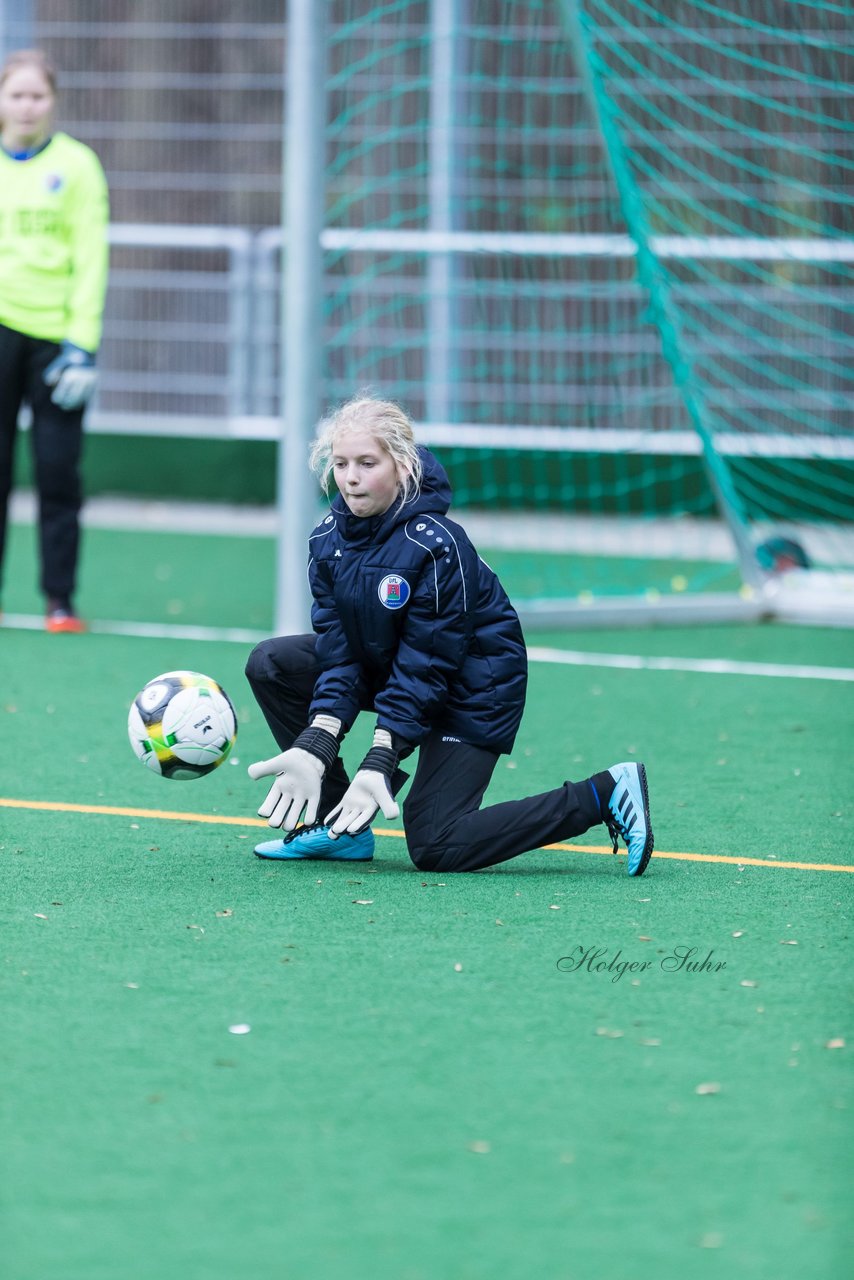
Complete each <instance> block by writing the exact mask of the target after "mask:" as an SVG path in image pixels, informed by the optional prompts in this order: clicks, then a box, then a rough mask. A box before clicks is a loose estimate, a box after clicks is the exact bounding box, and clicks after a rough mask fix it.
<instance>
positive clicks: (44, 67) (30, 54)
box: [0, 49, 56, 97]
mask: <svg viewBox="0 0 854 1280" xmlns="http://www.w3.org/2000/svg"><path fill="white" fill-rule="evenodd" d="M22 67H34V68H35V70H36V71H40V72H41V74H42V75H43V76H44V78H45V80H46V81H47V83H48V85H49V86H50V91H51V93H52V94H53V95H54V97H55V96H56V68H55V67H54V65H53V63H52V62H51V60H50V58H48V56H47V54H46V53H43V52H42V50H41V49H15V51H14V52H13V53H10V54H9V56H8V57H7V58H6V59H5V61H4V62H3V65H2V66H0V88H2V87H3V85H4V84H5V83H6V81H7V80H8V79H9V76H10V75H12V73H13V72H15V71H20V70H21V68H22Z"/></svg>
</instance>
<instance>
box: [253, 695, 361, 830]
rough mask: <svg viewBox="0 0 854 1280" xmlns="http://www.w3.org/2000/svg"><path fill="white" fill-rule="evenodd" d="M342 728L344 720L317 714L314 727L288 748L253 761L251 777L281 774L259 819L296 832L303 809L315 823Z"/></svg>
mask: <svg viewBox="0 0 854 1280" xmlns="http://www.w3.org/2000/svg"><path fill="white" fill-rule="evenodd" d="M340 729H341V721H340V720H337V719H336V718H335V717H334V716H315V718H314V720H313V721H312V722H311V727H310V728H308V729H304V730H303V731H302V733H301V734H300V735H299V737H298V738H297V739H296V740H295V741H294V744H293V746H292V747H289V748H288V750H287V751H283V752H282V753H281V754H280V755H278V756H273V757H272V758H271V759H270V760H259V761H257V762H256V763H255V764H250V766H249V777H250V778H268V777H269V776H270V774H276V775H277V776H276V778H275V781H274V782H273V785H272V786H271V787H270V790H269V791H268V792H267V798H266V800H265V801H264V803H263V804H262V805H261V807H260V809H259V810H258V816H259V818H266V819H267V825H268V826H271V827H284V828H285V830H286V831H293V829H294V827H295V826H296V825H297V823H298V822H299V820H300V817H301V816H302V815H303V811H305V817H304V822H305V823H306V825H308V824H310V823H312V822H314V820H315V819H316V817H317V806H318V805H319V804H320V784H321V783H322V781H323V777H324V774H325V773H326V770H327V769H328V768H329V766H330V765H331V764H333V763H334V761H335V757H336V756H337V755H338V733H339V731H340Z"/></svg>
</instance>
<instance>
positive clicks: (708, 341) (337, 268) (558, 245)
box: [323, 0, 854, 621]
mask: <svg viewBox="0 0 854 1280" xmlns="http://www.w3.org/2000/svg"><path fill="white" fill-rule="evenodd" d="M330 12H331V13H332V14H333V20H332V22H331V24H330V29H329V35H328V59H329V67H328V90H329V92H328V111H329V118H328V134H327V138H328V147H327V165H326V227H325V231H324V235H323V244H324V273H325V316H324V326H325V334H324V349H325V355H324V359H325V368H324V394H325V397H326V399H327V401H328V402H330V403H331V402H334V401H337V400H340V399H343V398H346V397H347V396H349V395H351V394H353V392H354V391H356V390H359V389H361V388H366V387H368V388H371V389H372V390H374V391H375V392H377V393H379V394H382V395H388V396H391V397H393V398H397V399H399V400H401V401H402V402H403V403H404V404H405V406H406V407H407V409H408V410H409V411H410V412H411V414H412V415H413V417H414V418H415V419H416V421H417V422H418V424H419V427H420V436H421V438H422V439H424V440H425V442H428V443H430V444H431V445H432V446H433V447H434V448H435V450H436V452H437V454H438V455H439V457H440V458H441V460H442V461H443V463H444V464H445V465H446V467H447V468H448V470H449V472H450V474H451V478H452V481H453V484H454V489H455V502H456V504H457V507H458V508H460V509H461V510H463V511H464V520H465V523H466V524H467V525H468V526H469V527H473V528H474V531H475V534H476V539H477V541H478V543H479V545H481V546H482V547H483V548H484V549H485V553H486V554H487V555H488V557H489V558H490V559H491V560H493V561H498V562H499V563H500V568H501V571H502V576H504V578H505V579H506V580H507V582H508V586H509V587H510V589H511V591H512V593H513V595H514V598H515V599H516V600H517V603H519V604H520V606H522V607H523V608H526V609H527V611H528V613H529V614H531V615H537V616H540V617H542V618H543V619H544V620H545V621H548V620H550V619H555V620H559V619H562V618H570V619H573V620H584V619H590V620H591V621H593V620H596V621H599V620H601V619H602V618H603V617H605V616H614V617H616V614H617V613H619V612H620V611H621V610H622V611H623V613H624V614H625V616H628V617H634V618H638V617H642V616H664V613H665V612H666V611H667V610H670V611H671V612H674V613H677V612H678V614H679V615H680V616H685V617H724V616H733V615H738V614H740V613H742V612H750V611H753V612H756V611H760V612H761V611H764V610H771V611H774V612H777V613H780V614H783V615H784V616H789V615H804V616H809V617H813V618H815V619H816V620H825V621H828V620H829V621H834V620H836V619H837V617H844V616H846V614H847V612H849V611H854V585H852V583H854V577H853V576H852V570H854V524H853V523H852V521H854V432H852V426H851V421H852V418H851V411H852V405H854V388H852V378H854V362H852V354H854V350H852V348H854V321H853V320H852V300H854V281H852V271H854V218H852V203H854V181H852V177H854V129H852V123H851V122H852V118H854V116H852V106H854V103H852V97H854V74H852V72H854V58H852V30H854V23H852V20H851V11H850V9H848V8H847V6H843V5H841V4H834V3H822V2H820V0H815V2H814V3H808V2H807V0H720V3H711V2H708V3H707V2H706V0H675V2H674V3H673V4H668V5H666V6H657V5H654V4H646V3H642V2H641V0H607V2H606V0H578V2H577V3H575V2H574V0H432V3H426V0H397V2H392V0H387V2H386V3H377V4H376V5H373V6H370V5H366V4H365V2H364V0H335V3H334V4H333V5H332V6H330Z"/></svg>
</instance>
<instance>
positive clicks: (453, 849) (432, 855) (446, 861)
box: [406, 832, 461, 873]
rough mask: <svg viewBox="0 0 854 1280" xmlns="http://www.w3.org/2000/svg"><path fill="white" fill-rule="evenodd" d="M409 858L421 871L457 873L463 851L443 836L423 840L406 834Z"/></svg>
mask: <svg viewBox="0 0 854 1280" xmlns="http://www.w3.org/2000/svg"><path fill="white" fill-rule="evenodd" d="M406 846H407V848H408V850H409V856H410V858H411V859H412V861H413V862H414V864H415V866H416V867H417V868H418V870H419V871H441V872H443V873H445V872H449V871H455V870H456V869H457V864H458V862H459V859H460V853H461V850H460V849H459V847H458V846H454V845H452V844H451V843H450V842H449V841H448V840H445V839H443V838H442V836H441V835H440V836H434V837H433V838H432V839H431V838H429V837H426V838H422V837H419V836H417V835H416V836H414V837H413V836H411V835H410V834H409V832H407V833H406Z"/></svg>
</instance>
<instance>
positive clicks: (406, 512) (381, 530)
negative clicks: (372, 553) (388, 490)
mask: <svg viewBox="0 0 854 1280" xmlns="http://www.w3.org/2000/svg"><path fill="white" fill-rule="evenodd" d="M418 455H419V457H420V458H421V466H422V468H423V471H422V475H421V488H420V490H419V492H418V494H417V496H416V497H415V498H413V499H412V501H410V502H406V503H404V505H403V506H401V505H400V503H399V502H398V501H395V502H393V503H392V505H391V506H390V507H389V509H388V511H384V512H383V514H382V515H381V516H367V517H366V516H354V515H353V513H352V511H351V510H350V508H349V507H348V506H347V503H346V502H345V501H344V499H343V498H342V496H341V494H340V493H337V494H336V495H335V497H334V498H333V500H332V510H333V512H334V513H335V516H336V518H337V523H338V527H339V528H340V529H341V531H342V533H343V535H344V537H345V538H346V539H347V541H348V542H373V541H380V542H381V541H382V540H383V539H384V538H386V537H388V535H389V534H390V533H391V531H392V529H394V528H395V527H396V526H397V525H399V524H403V523H405V521H407V520H410V519H411V518H412V516H417V515H421V513H422V512H427V511H429V512H430V513H431V514H432V515H444V514H445V513H446V512H447V510H448V508H449V507H450V505H451V482H450V480H449V479H448V475H447V472H446V471H445V468H444V467H443V466H442V464H441V462H439V460H438V458H435V457H434V456H433V454H432V453H431V452H430V450H429V449H426V448H425V447H424V446H423V445H419V446H418Z"/></svg>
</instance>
